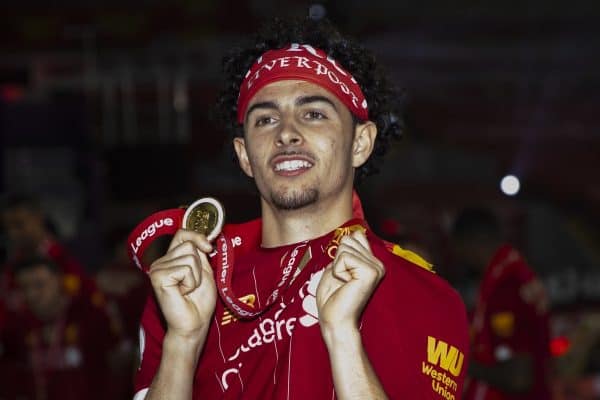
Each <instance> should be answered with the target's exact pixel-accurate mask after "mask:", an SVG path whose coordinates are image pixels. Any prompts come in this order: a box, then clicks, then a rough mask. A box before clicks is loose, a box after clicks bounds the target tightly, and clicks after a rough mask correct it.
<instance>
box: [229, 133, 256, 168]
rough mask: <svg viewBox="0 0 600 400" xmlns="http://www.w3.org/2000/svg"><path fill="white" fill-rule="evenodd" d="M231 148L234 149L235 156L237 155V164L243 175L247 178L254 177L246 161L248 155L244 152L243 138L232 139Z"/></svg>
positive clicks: (248, 162)
mask: <svg viewBox="0 0 600 400" xmlns="http://www.w3.org/2000/svg"><path fill="white" fill-rule="evenodd" d="M233 148H234V149H235V154H237V158H238V162H239V164H240V168H241V169H242V171H244V173H245V174H246V175H248V176H249V177H251V178H252V177H254V174H253V173H252V167H250V161H249V160H248V153H247V152H246V142H245V141H244V138H241V137H236V138H233Z"/></svg>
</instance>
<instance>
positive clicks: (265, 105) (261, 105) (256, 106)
mask: <svg viewBox="0 0 600 400" xmlns="http://www.w3.org/2000/svg"><path fill="white" fill-rule="evenodd" d="M259 108H266V109H270V110H279V106H278V105H277V103H275V102H274V101H263V102H260V103H255V104H252V105H251V106H250V108H248V111H246V118H248V115H250V113H251V112H252V111H254V110H256V109H259Z"/></svg>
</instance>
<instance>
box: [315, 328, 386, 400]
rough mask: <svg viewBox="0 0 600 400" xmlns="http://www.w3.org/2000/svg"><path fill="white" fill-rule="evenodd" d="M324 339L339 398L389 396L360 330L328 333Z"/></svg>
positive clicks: (381, 397) (380, 397)
mask: <svg viewBox="0 0 600 400" xmlns="http://www.w3.org/2000/svg"><path fill="white" fill-rule="evenodd" d="M324 339H325V343H326V345H327V349H328V350H329V362H330V363H331V369H332V372H333V384H334V386H335V392H336V394H337V398H338V399H378V400H379V399H387V396H386V394H385V392H384V390H383V387H382V385H381V382H380V381H379V378H378V377H377V375H376V374H375V371H374V370H373V367H372V365H371V362H370V361H369V358H368V357H367V354H366V353H365V350H364V347H363V344H362V340H361V338H360V332H359V331H358V330H349V331H348V332H339V333H337V334H336V333H333V334H327V335H324Z"/></svg>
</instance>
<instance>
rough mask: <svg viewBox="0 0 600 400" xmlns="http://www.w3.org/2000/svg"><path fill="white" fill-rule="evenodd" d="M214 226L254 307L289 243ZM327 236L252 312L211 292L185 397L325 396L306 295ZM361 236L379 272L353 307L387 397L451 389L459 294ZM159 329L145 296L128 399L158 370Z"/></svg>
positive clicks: (319, 346)
mask: <svg viewBox="0 0 600 400" xmlns="http://www.w3.org/2000/svg"><path fill="white" fill-rule="evenodd" d="M224 232H225V235H226V236H227V237H228V238H229V240H231V244H232V245H233V246H234V250H235V256H236V258H235V259H236V261H235V264H234V266H235V274H234V279H233V288H234V289H235V293H237V294H238V295H240V296H241V300H242V301H244V302H245V303H246V304H250V305H256V306H257V307H262V305H264V304H265V302H266V301H267V298H268V297H269V294H270V293H271V292H270V290H273V288H274V287H276V285H277V281H278V278H280V276H281V273H280V271H281V269H280V267H281V262H282V260H283V258H284V256H285V255H286V254H290V252H291V251H292V249H293V248H294V247H295V246H296V245H289V246H283V247H279V248H268V249H265V248H261V247H260V232H261V229H260V221H259V220H256V221H252V222H249V223H247V224H242V225H237V226H233V225H227V226H226V227H225V229H224ZM330 237H331V235H328V236H325V237H323V238H317V239H314V240H311V241H309V242H308V243H309V246H310V250H309V251H310V253H309V254H312V258H311V259H310V261H308V263H307V264H306V265H305V267H304V268H303V269H302V270H301V272H300V273H299V274H298V275H297V276H296V277H295V278H294V280H293V281H292V283H291V284H290V285H289V286H288V287H287V290H285V291H284V292H283V294H282V297H280V301H279V302H277V303H275V304H273V305H272V307H270V308H268V309H267V310H266V311H265V312H264V313H263V314H261V315H260V316H259V317H257V318H254V319H250V320H238V319H236V318H235V317H234V316H233V315H232V313H231V312H229V310H228V309H227V308H226V307H225V306H224V303H223V301H222V300H221V299H220V298H219V300H218V301H217V306H216V309H215V314H214V317H213V322H212V325H211V327H210V330H209V333H208V337H207V340H206V343H205V346H204V350H203V352H202V354H201V356H200V359H199V362H198V367H197V370H196V374H195V379H194V389H193V398H194V399H240V398H243V399H261V400H269V399H302V400H305V399H333V398H335V391H334V386H333V379H332V374H331V367H330V362H329V357H328V352H327V349H326V346H325V344H324V342H323V339H322V337H321V331H320V329H319V325H318V324H319V320H318V313H317V305H316V298H315V294H316V289H317V285H318V283H319V281H320V278H321V275H322V273H323V270H324V268H325V267H326V266H327V265H325V264H324V263H320V262H316V261H315V262H313V260H317V259H321V260H323V257H320V256H319V257H317V256H316V255H317V254H320V255H323V254H324V252H326V245H327V241H328V240H329V239H328V238H330ZM368 238H369V242H370V244H371V247H372V250H373V253H374V254H375V256H376V257H377V258H379V259H380V260H381V261H382V262H383V264H384V265H385V267H386V275H385V277H384V278H383V280H382V281H381V283H380V285H379V286H378V288H377V289H376V291H375V292H374V294H373V296H372V298H371V300H370V301H369V303H368V305H367V306H366V308H365V310H364V312H363V315H362V318H361V323H360V331H361V336H362V340H363V345H364V348H365V351H366V353H367V355H368V357H369V360H370V362H371V364H372V365H373V368H374V370H375V372H376V374H377V376H378V377H379V379H380V381H381V383H382V385H383V388H384V389H385V391H386V393H387V394H388V395H389V396H390V398H398V399H400V398H402V399H432V400H442V399H457V398H460V393H461V391H462V386H463V379H464V374H465V371H466V357H467V354H466V353H467V349H468V333H467V318H466V313H465V309H464V305H463V303H462V301H461V299H460V297H459V296H458V294H457V293H456V292H455V291H454V290H453V289H452V288H450V286H449V285H448V284H447V283H446V282H445V281H443V280H442V279H440V278H439V277H438V276H436V275H435V274H434V273H432V272H431V271H429V270H427V269H425V268H422V267H420V266H417V265H416V264H414V263H412V262H410V261H408V260H407V259H406V258H404V257H403V256H401V255H404V254H407V253H406V252H404V251H403V250H401V249H400V248H399V247H397V246H396V247H391V246H388V245H387V244H386V243H385V242H383V241H382V240H381V239H379V238H377V237H375V236H374V235H372V234H371V233H370V232H369V234H368ZM318 252H320V253H318ZM397 254H400V255H397ZM215 258H216V257H215ZM408 258H411V257H410V256H409V257H408ZM413 259H414V260H418V257H415V258H413ZM329 261H330V260H329ZM211 262H212V263H213V264H215V263H216V260H215V259H214V258H213V259H211ZM417 262H419V261H417ZM423 266H425V265H423ZM164 334H165V326H164V323H163V321H162V320H161V316H160V311H159V309H158V307H157V304H156V302H155V300H154V299H153V298H150V299H149V301H148V303H147V306H146V309H145V311H144V314H143V316H142V328H141V330H140V336H141V338H140V339H141V356H142V360H141V365H140V368H139V370H138V373H137V377H136V391H137V395H136V397H135V399H136V400H138V399H142V398H143V397H144V396H145V393H146V392H147V388H148V387H149V386H150V384H151V383H152V379H153V377H154V375H155V374H156V372H157V370H158V366H159V364H160V360H161V347H162V341H163V338H164Z"/></svg>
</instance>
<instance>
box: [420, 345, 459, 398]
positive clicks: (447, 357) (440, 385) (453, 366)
mask: <svg viewBox="0 0 600 400" xmlns="http://www.w3.org/2000/svg"><path fill="white" fill-rule="evenodd" d="M426 354H427V361H423V363H422V366H421V372H422V373H423V374H424V375H426V376H427V377H429V378H431V389H432V390H433V392H434V393H436V394H437V395H438V396H436V397H435V398H436V399H437V398H439V399H446V400H456V399H457V398H460V393H458V379H459V376H460V374H461V372H462V369H463V363H464V359H465V356H464V354H463V353H462V352H461V351H460V350H459V349H458V348H456V347H454V346H452V345H450V344H448V343H446V342H444V341H443V340H438V339H436V338H434V337H432V336H428V337H427V353H426Z"/></svg>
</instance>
